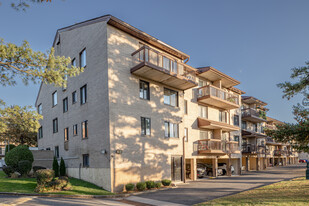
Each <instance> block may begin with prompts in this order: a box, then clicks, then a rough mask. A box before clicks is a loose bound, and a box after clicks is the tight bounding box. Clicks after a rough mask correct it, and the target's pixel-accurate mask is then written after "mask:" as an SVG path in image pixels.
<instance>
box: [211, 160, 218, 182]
mask: <svg viewBox="0 0 309 206" xmlns="http://www.w3.org/2000/svg"><path fill="white" fill-rule="evenodd" d="M212 174H213V176H214V177H218V158H217V157H216V158H214V159H212Z"/></svg>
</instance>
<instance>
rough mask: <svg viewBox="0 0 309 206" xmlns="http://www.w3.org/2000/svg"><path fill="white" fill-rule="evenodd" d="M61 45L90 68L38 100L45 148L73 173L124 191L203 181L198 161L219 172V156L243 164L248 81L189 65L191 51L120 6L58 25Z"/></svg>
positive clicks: (222, 161)
mask: <svg viewBox="0 0 309 206" xmlns="http://www.w3.org/2000/svg"><path fill="white" fill-rule="evenodd" d="M53 46H54V48H55V54H56V55H59V56H67V57H71V59H72V64H73V65H76V66H81V67H84V68H85V71H84V72H83V73H82V74H80V75H79V76H76V77H70V78H68V83H67V87H66V88H60V87H54V86H52V85H45V84H42V85H41V87H40V90H39V93H38V97H37V100H36V107H37V108H38V112H39V113H40V114H42V115H43V116H44V118H43V119H42V120H40V123H41V128H40V129H39V132H38V147H39V149H40V150H41V149H44V150H53V152H54V155H55V156H56V157H57V158H60V157H63V158H64V160H65V163H66V166H67V172H68V175H70V176H72V177H76V178H81V179H84V180H86V181H89V182H93V183H95V184H97V185H99V186H102V187H103V188H105V189H107V190H109V191H113V192H118V191H121V190H122V189H123V186H124V184H127V183H130V182H133V183H136V182H139V181H146V180H161V179H172V180H173V181H175V182H177V181H183V180H184V178H188V179H192V180H195V179H196V178H197V167H198V165H207V167H209V168H211V169H210V171H208V172H209V173H208V174H207V175H210V176H217V171H218V170H217V169H218V165H219V167H221V166H222V165H225V167H226V171H227V174H228V175H232V174H236V175H237V174H240V173H241V167H242V165H243V164H244V160H243V161H241V160H242V153H241V145H242V137H241V130H240V124H241V122H242V116H243V115H242V114H244V110H243V112H241V110H240V106H241V95H242V94H244V92H242V91H241V90H239V89H237V88H235V87H234V86H236V85H238V84H239V83H240V82H239V81H237V80H235V79H233V78H232V77H230V76H228V75H226V74H224V73H222V72H220V71H218V70H216V69H214V68H212V67H202V68H193V67H191V66H189V65H188V64H186V63H187V61H188V60H189V58H190V56H189V55H187V54H185V53H183V52H181V51H179V50H177V49H175V48H173V47H171V46H169V45H167V44H165V43H163V42H161V41H160V40H158V39H156V38H154V37H152V36H150V35H148V34H146V33H145V32H142V31H140V30H138V29H137V28H135V27H133V26H131V25H129V24H127V23H125V22H123V21H121V20H119V19H117V18H115V17H113V16H111V15H106V16H102V17H98V18H95V19H91V20H88V21H85V22H81V23H77V24H75V25H72V26H69V27H65V28H62V29H59V30H58V31H57V33H56V36H55V39H54V43H53ZM243 104H247V103H246V102H244V100H243ZM248 105H249V103H248ZM256 105H257V104H256ZM260 105H262V106H263V102H262V104H261V103H260ZM249 107H250V108H252V109H256V108H255V107H253V106H249ZM243 117H244V116H243ZM258 119H261V120H259V121H260V122H261V123H264V122H265V121H266V120H265V119H263V118H260V117H258ZM247 120H248V121H249V122H250V121H251V122H252V119H250V118H249V119H247ZM254 121H256V120H254ZM254 121H253V122H254ZM261 128H262V125H259V126H258V131H255V132H256V133H258V134H259V135H263V134H262V133H263V132H262V131H261ZM243 131H244V130H243ZM245 136H246V134H245ZM265 138H266V136H265V135H264V136H263V139H264V140H265ZM249 139H250V137H249V136H248V135H247V136H246V143H249ZM247 140H248V141H247ZM264 144H265V141H264ZM261 161H262V160H261ZM252 164H253V163H252ZM231 168H233V169H231Z"/></svg>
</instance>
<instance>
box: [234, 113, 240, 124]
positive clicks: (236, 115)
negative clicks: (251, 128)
mask: <svg viewBox="0 0 309 206" xmlns="http://www.w3.org/2000/svg"><path fill="white" fill-rule="evenodd" d="M236 117H237V118H236ZM235 119H237V121H235ZM239 120H240V119H239V115H238V114H234V126H238V127H239ZM236 123H238V124H236Z"/></svg>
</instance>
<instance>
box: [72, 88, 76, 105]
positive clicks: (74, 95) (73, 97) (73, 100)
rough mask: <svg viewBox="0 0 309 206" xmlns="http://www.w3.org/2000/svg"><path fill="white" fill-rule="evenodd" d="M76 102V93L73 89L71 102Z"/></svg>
mask: <svg viewBox="0 0 309 206" xmlns="http://www.w3.org/2000/svg"><path fill="white" fill-rule="evenodd" d="M76 102H77V93H76V91H74V92H73V93H72V104H75V103H76Z"/></svg>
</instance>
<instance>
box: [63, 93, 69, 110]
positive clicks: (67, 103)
mask: <svg viewBox="0 0 309 206" xmlns="http://www.w3.org/2000/svg"><path fill="white" fill-rule="evenodd" d="M62 104H63V108H62V109H63V113H66V112H68V111H69V98H68V97H66V98H64V99H63V100H62Z"/></svg>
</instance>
